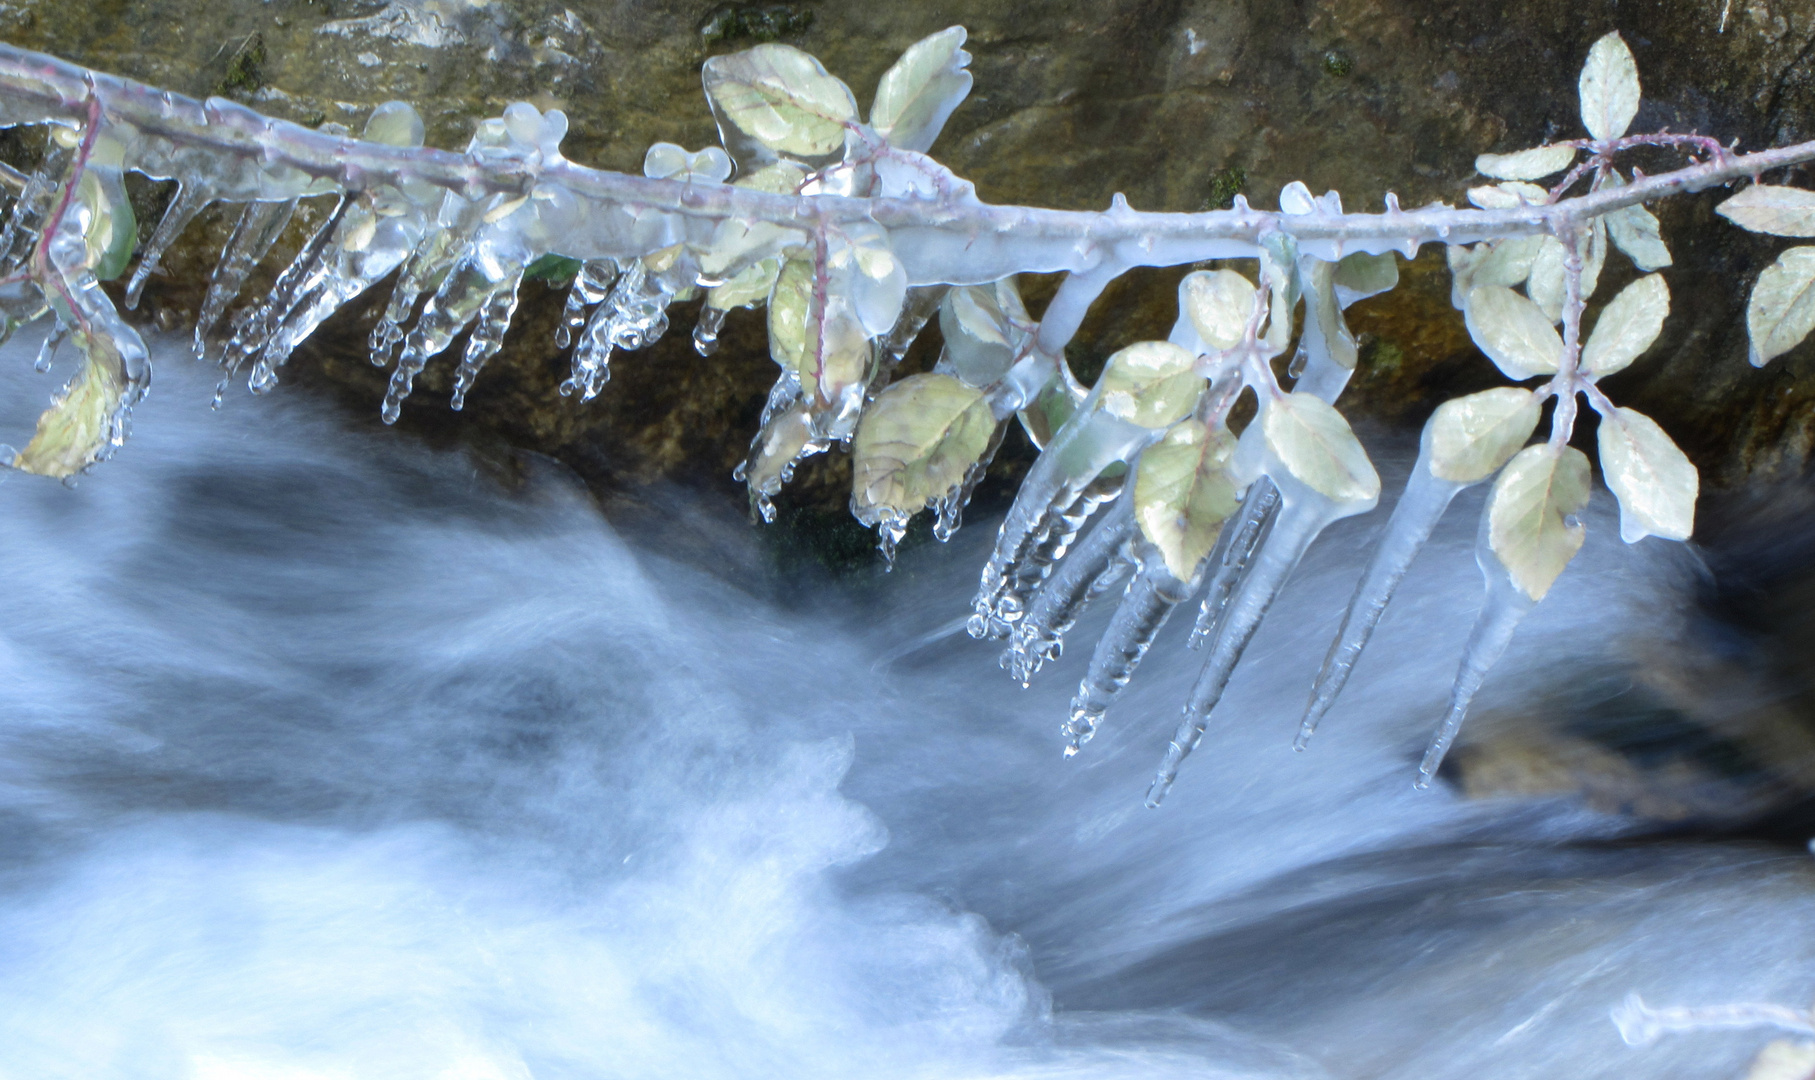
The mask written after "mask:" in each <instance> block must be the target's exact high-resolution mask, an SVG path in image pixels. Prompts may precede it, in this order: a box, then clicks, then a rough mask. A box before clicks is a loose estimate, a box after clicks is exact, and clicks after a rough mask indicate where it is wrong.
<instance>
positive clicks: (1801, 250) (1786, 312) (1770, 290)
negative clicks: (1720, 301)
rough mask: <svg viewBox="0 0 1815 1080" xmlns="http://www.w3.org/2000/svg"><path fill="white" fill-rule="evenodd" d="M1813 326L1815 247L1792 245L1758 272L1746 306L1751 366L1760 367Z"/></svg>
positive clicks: (1790, 347) (1778, 354) (1789, 347)
mask: <svg viewBox="0 0 1815 1080" xmlns="http://www.w3.org/2000/svg"><path fill="white" fill-rule="evenodd" d="M1812 328H1815V247H1793V248H1790V249H1789V250H1788V251H1785V252H1784V253H1783V254H1781V255H1779V256H1777V261H1776V262H1774V263H1772V264H1771V265H1770V266H1767V267H1765V269H1764V273H1762V274H1759V275H1758V284H1756V285H1754V286H1752V300H1751V302H1750V303H1748V304H1747V305H1746V331H1747V333H1748V334H1749V335H1750V337H1751V339H1752V365H1753V366H1754V367H1763V366H1765V364H1767V363H1769V362H1770V361H1771V360H1772V359H1773V358H1775V357H1778V356H1782V355H1783V354H1784V353H1787V352H1789V351H1790V350H1791V349H1794V348H1795V347H1796V346H1797V345H1799V344H1801V343H1802V339H1803V338H1805V337H1808V336H1809V330H1810V329H1812Z"/></svg>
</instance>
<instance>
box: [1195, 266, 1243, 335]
mask: <svg viewBox="0 0 1815 1080" xmlns="http://www.w3.org/2000/svg"><path fill="white" fill-rule="evenodd" d="M1254 292H1255V289H1254V283H1253V282H1251V281H1249V280H1248V279H1247V278H1245V277H1242V276H1241V275H1240V274H1238V273H1236V272H1235V271H1233V270H1194V271H1192V272H1191V273H1189V274H1187V275H1185V280H1184V281H1183V282H1181V283H1180V286H1179V295H1180V296H1182V297H1183V298H1184V300H1185V314H1186V315H1187V316H1188V317H1189V318H1190V319H1191V325H1192V328H1193V329H1195V330H1196V331H1197V336H1198V337H1199V338H1202V339H1203V342H1204V344H1206V345H1208V346H1210V347H1211V348H1213V349H1233V348H1234V347H1235V346H1236V345H1238V344H1240V343H1241V340H1242V337H1243V335H1245V334H1246V333H1247V331H1248V318H1249V316H1251V315H1252V314H1253V313H1254Z"/></svg>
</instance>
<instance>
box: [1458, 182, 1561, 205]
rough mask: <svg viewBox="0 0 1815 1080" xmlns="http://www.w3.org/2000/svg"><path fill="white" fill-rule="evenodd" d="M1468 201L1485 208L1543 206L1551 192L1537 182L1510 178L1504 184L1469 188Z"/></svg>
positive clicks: (1548, 199)
mask: <svg viewBox="0 0 1815 1080" xmlns="http://www.w3.org/2000/svg"><path fill="white" fill-rule="evenodd" d="M1468 201H1469V202H1472V203H1474V204H1475V205H1476V206H1479V207H1480V208H1481V209H1483V210H1511V209H1514V208H1516V207H1520V206H1543V205H1544V204H1546V203H1548V202H1549V201H1550V192H1548V191H1545V190H1544V189H1543V188H1541V187H1539V186H1538V185H1536V184H1526V183H1521V182H1520V181H1517V180H1509V181H1507V182H1506V183H1503V184H1491V185H1488V186H1487V187H1472V188H1469V189H1468Z"/></svg>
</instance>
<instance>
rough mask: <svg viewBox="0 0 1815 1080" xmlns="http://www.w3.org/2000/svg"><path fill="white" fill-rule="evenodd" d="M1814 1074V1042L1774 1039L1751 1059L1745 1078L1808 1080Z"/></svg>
mask: <svg viewBox="0 0 1815 1080" xmlns="http://www.w3.org/2000/svg"><path fill="white" fill-rule="evenodd" d="M1811 1076H1815V1042H1795V1041H1792V1040H1790V1039H1776V1040H1773V1041H1772V1042H1768V1043H1766V1044H1765V1048H1764V1049H1763V1050H1760V1051H1759V1052H1758V1056H1757V1057H1755V1058H1753V1059H1752V1067H1751V1068H1750V1069H1748V1070H1747V1071H1746V1080H1809V1077H1811Z"/></svg>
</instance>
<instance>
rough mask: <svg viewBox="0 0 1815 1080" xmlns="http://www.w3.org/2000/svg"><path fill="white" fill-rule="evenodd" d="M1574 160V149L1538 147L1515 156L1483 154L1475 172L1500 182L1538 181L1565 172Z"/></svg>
mask: <svg viewBox="0 0 1815 1080" xmlns="http://www.w3.org/2000/svg"><path fill="white" fill-rule="evenodd" d="M1575 159H1576V148H1575V147H1573V146H1536V147H1533V148H1532V149H1530V150H1521V151H1519V152H1518V153H1516V154H1482V155H1481V156H1480V157H1478V158H1476V159H1475V171H1476V172H1478V173H1480V174H1481V175H1482V176H1491V177H1494V178H1495V179H1498V180H1538V179H1542V178H1543V177H1546V176H1552V175H1555V174H1556V173H1560V172H1562V171H1563V170H1564V169H1567V168H1569V166H1570V163H1571V162H1573V161H1575Z"/></svg>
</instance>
